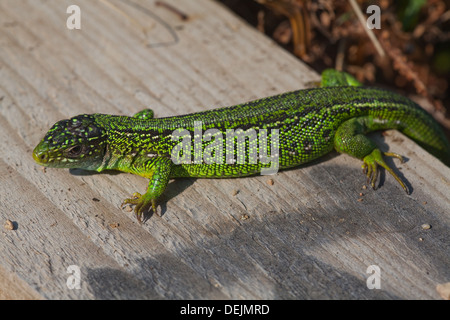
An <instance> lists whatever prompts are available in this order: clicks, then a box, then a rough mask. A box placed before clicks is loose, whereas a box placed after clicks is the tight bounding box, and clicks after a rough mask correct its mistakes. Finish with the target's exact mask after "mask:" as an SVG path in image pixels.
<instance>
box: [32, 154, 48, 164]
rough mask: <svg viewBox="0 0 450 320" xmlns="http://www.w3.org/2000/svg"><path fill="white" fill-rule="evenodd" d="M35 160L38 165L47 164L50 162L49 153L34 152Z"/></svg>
mask: <svg viewBox="0 0 450 320" xmlns="http://www.w3.org/2000/svg"><path fill="white" fill-rule="evenodd" d="M33 159H34V161H36V162H38V163H46V162H47V161H48V154H47V152H33Z"/></svg>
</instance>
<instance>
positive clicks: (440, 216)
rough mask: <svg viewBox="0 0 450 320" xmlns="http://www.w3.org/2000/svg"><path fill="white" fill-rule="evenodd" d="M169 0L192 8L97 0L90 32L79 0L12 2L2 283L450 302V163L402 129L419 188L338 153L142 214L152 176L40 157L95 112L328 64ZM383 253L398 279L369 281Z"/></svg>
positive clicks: (213, 184)
mask: <svg viewBox="0 0 450 320" xmlns="http://www.w3.org/2000/svg"><path fill="white" fill-rule="evenodd" d="M167 2H168V3H170V4H172V5H173V6H175V7H177V8H179V10H181V11H182V12H184V13H185V14H186V15H187V16H188V17H189V18H188V19H187V20H182V19H181V18H180V17H179V16H178V15H177V14H175V13H174V12H172V11H170V10H167V8H164V7H161V6H157V5H155V3H154V2H153V1H137V0H135V2H132V1H131V0H130V1H128V0H103V1H95V2H94V1H88V0H84V1H83V0H80V1H78V5H79V6H80V8H81V17H82V20H81V21H82V22H81V30H68V29H67V28H66V19H67V17H68V15H67V14H66V9H67V7H68V6H69V5H71V4H72V3H71V1H59V0H58V1H56V0H52V1H36V0H33V1H31V0H29V1H12V0H7V1H2V2H1V3H0V21H1V24H0V28H1V30H0V141H1V147H2V151H3V152H2V153H0V161H1V163H0V197H1V203H0V206H1V210H0V219H1V221H6V219H9V220H11V221H13V222H14V223H15V226H16V229H15V230H6V229H2V231H1V238H2V241H0V252H1V254H0V257H1V259H0V279H9V281H6V280H5V281H0V297H1V298H12V299H14V298H30V299H66V298H71V299H96V298H104V299H109V298H123V299H127V298H128V299H129V298H148V299H156V298H178V299H185V298H193V299H215V298H223V299H226V298H232V299H255V298H256V299H260V298H261V299H274V298H276V299H294V298H297V299H311V298H332V299H337V298H356V299H370V298H393V299H394V298H403V299H430V298H431V299H438V298H439V295H438V294H437V293H436V291H435V286H436V285H437V284H438V283H443V282H446V281H448V279H449V278H450V266H449V262H450V259H449V252H448V245H449V239H448V230H449V224H450V221H449V220H450V218H449V212H450V199H449V197H450V192H449V190H450V186H449V181H450V169H449V168H447V167H445V166H444V165H443V164H441V163H440V162H439V161H437V160H436V159H434V158H433V157H432V156H430V155H429V154H428V153H426V152H425V151H423V150H422V149H421V148H420V147H418V146H417V145H416V144H414V143H413V142H411V141H410V140H409V139H408V138H406V137H404V136H403V135H401V134H399V133H397V132H391V131H389V132H388V133H387V134H386V135H381V134H374V135H373V137H374V138H375V139H376V141H377V142H378V143H379V144H380V145H381V146H382V147H383V148H384V149H385V150H387V149H388V146H389V147H390V149H391V150H394V151H396V152H398V153H401V154H403V155H406V156H407V157H408V158H409V161H408V162H407V163H406V164H402V165H399V164H397V163H396V164H395V165H396V166H397V167H398V170H400V171H399V172H400V173H401V174H402V175H404V177H405V178H406V179H407V181H408V183H409V186H410V187H412V189H413V193H412V194H411V195H410V196H407V195H405V193H404V192H403V190H401V188H399V186H398V185H397V184H396V182H395V181H394V180H393V179H392V177H390V176H385V177H384V178H383V179H382V186H381V188H380V189H379V190H377V191H373V190H370V189H367V190H364V189H362V186H363V183H364V181H365V180H364V177H363V175H362V174H361V172H360V162H359V161H356V160H354V159H351V158H350V157H348V156H345V155H339V156H337V155H336V154H331V155H329V156H327V157H325V158H324V159H322V160H321V161H317V162H316V163H314V164H312V165H309V166H305V167H303V168H301V169H295V170H289V171H286V172H280V173H278V174H277V175H275V176H273V177H270V178H271V179H273V181H274V184H273V185H270V184H268V183H267V180H268V179H269V177H267V176H260V177H252V178H245V179H244V178H243V179H224V180H220V179H216V180H202V179H198V180H195V179H180V180H176V181H173V182H171V183H170V184H169V188H168V190H167V192H166V195H165V197H164V198H165V200H166V201H165V202H164V203H162V211H163V216H162V217H157V216H153V217H151V218H150V219H149V220H148V221H147V222H146V223H145V224H144V225H142V226H141V225H139V224H138V223H137V222H136V220H135V218H134V216H133V214H132V213H131V212H127V211H126V210H121V209H120V208H119V206H120V203H121V202H122V200H123V199H124V198H126V197H129V196H130V195H131V194H132V193H133V192H135V191H140V192H143V191H145V189H146V187H147V183H148V182H147V181H146V180H145V179H142V178H140V177H137V176H133V175H129V174H113V173H106V174H94V173H87V172H84V171H81V170H71V171H69V170H57V169H47V170H46V171H45V172H44V171H43V170H42V168H40V167H38V166H37V165H36V164H35V163H34V162H33V159H32V157H31V152H32V149H33V147H34V146H35V145H36V144H37V143H38V142H39V140H40V139H41V137H42V136H43V134H44V133H45V132H46V130H48V128H49V127H50V126H51V125H52V124H53V123H54V122H56V121H58V120H60V119H63V118H68V117H71V116H74V115H77V114H80V113H94V112H102V113H111V114H124V115H131V114H134V113H136V112H138V111H140V110H141V109H144V108H146V107H148V106H151V107H152V108H153V109H154V110H155V113H156V116H157V117H162V116H169V115H177V114H183V113H187V112H193V111H200V110H205V109H208V108H214V107H218V106H223V105H232V104H236V103H241V102H244V101H248V100H251V99H255V98H260V97H264V96H269V95H273V94H276V93H281V92H284V91H289V90H295V89H299V88H303V87H304V86H305V83H306V82H308V81H311V80H317V79H318V75H317V74H315V73H313V72H312V71H311V70H309V69H308V68H306V67H305V66H304V65H303V64H302V63H300V62H299V61H297V60H296V59H295V58H293V57H292V56H290V55H289V54H288V53H286V52H285V51H283V50H282V49H280V48H278V47H277V46H276V45H275V44H274V43H273V42H272V41H271V40H269V39H267V38H265V37H264V36H263V35H261V34H260V33H258V32H256V31H255V30H253V29H252V28H250V27H249V26H247V25H246V24H245V23H244V22H242V21H241V20H240V19H238V18H237V17H235V16H234V15H233V14H231V13H230V12H228V11H227V10H226V9H224V8H223V7H222V6H221V5H220V4H218V3H217V2H214V1H210V0H197V1H181V0H178V1H175V0H172V1H167ZM391 163H392V162H391ZM360 193H363V195H362V196H360V195H359V194H360ZM359 199H362V200H359ZM424 223H428V224H430V225H431V226H432V227H431V229H428V230H425V229H423V228H422V227H421V226H422V224H424ZM71 265H76V266H78V267H79V268H80V275H81V283H80V286H81V287H80V289H78V290H77V289H72V290H71V289H69V288H68V286H67V284H66V283H67V279H68V278H69V276H71V274H70V273H67V270H68V267H69V266H71ZM370 265H377V266H379V268H380V270H381V289H378V290H377V289H374V290H370V289H368V288H367V285H366V279H367V277H368V276H369V274H367V273H366V270H367V268H368V266H370ZM2 292H3V294H2Z"/></svg>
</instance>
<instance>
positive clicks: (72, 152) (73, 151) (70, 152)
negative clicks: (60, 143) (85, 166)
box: [67, 145, 83, 157]
mask: <svg viewBox="0 0 450 320" xmlns="http://www.w3.org/2000/svg"><path fill="white" fill-rule="evenodd" d="M82 150H83V148H82V147H81V146H80V145H78V146H74V147H72V148H69V149H68V150H67V154H68V155H69V156H70V157H78V156H79V155H80V154H81V151H82Z"/></svg>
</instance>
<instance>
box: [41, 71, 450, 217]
mask: <svg viewBox="0 0 450 320" xmlns="http://www.w3.org/2000/svg"><path fill="white" fill-rule="evenodd" d="M194 121H201V122H202V128H201V129H202V133H205V131H206V130H207V129H212V128H214V129H216V130H218V131H216V132H218V133H219V134H222V136H223V137H224V140H223V141H224V142H223V143H224V144H225V137H226V131H227V129H243V130H248V129H254V130H255V131H256V132H259V130H261V129H267V132H268V137H267V141H268V149H269V151H268V152H267V154H269V152H270V138H271V137H272V136H271V134H272V131H271V130H272V129H278V130H279V140H278V141H279V154H278V164H279V168H280V169H285V168H290V167H294V166H298V165H301V164H303V163H307V162H310V161H312V160H314V159H317V158H319V157H321V156H323V155H325V154H327V153H329V152H330V151H332V150H333V149H335V150H337V151H338V152H341V153H346V154H349V155H351V156H353V157H355V158H358V159H361V160H362V161H363V169H364V170H365V172H366V174H367V177H368V180H369V182H370V184H371V185H372V187H373V188H374V189H375V186H376V181H377V177H378V175H377V173H378V167H379V166H381V167H383V168H385V169H386V170H387V171H388V172H389V173H390V174H391V175H392V176H393V177H394V178H395V179H396V180H397V181H398V182H399V183H400V185H401V186H402V188H403V189H404V190H405V191H406V192H407V193H408V192H409V191H408V189H407V187H406V185H405V184H404V182H403V181H402V180H401V179H400V178H399V177H398V176H397V175H396V174H395V173H394V172H393V171H392V169H391V168H390V167H389V166H388V165H387V164H386V163H385V161H384V160H383V152H381V151H380V150H379V149H378V148H377V146H376V145H375V143H374V142H372V141H371V140H370V139H369V138H367V137H366V136H365V134H366V133H368V132H370V131H375V130H383V129H397V130H399V131H401V132H403V133H404V134H406V135H407V136H409V137H410V138H412V139H413V140H415V141H416V142H417V143H418V144H419V145H421V146H422V147H423V148H425V149H426V150H428V151H429V152H430V153H432V154H433V155H435V156H436V157H437V158H439V159H440V160H441V161H442V162H443V163H445V164H446V165H447V166H450V144H449V142H448V141H447V139H446V138H445V135H444V133H443V131H442V129H441V128H440V127H439V125H438V124H437V123H436V122H435V121H434V120H433V118H432V117H431V116H430V115H429V114H427V113H426V112H425V111H424V110H423V109H421V108H420V107H419V106H418V105H417V104H415V103H414V102H412V101H410V100H409V99H407V98H405V97H403V96H400V95H398V94H395V93H392V92H389V91H386V90H381V89H375V88H366V87H362V86H361V84H360V83H359V82H357V81H356V80H355V79H354V78H353V77H351V76H350V75H348V74H346V73H341V72H337V71H335V70H326V71H325V72H324V73H323V74H322V88H315V89H307V90H300V91H294V92H288V93H284V94H281V95H277V96H273V97H268V98H263V99H259V100H255V101H251V102H248V103H244V104H240V105H236V106H232V107H227V108H220V109H215V110H209V111H204V112H197V113H193V114H188V115H182V116H175V117H167V118H159V119H154V118H153V111H151V110H143V111H141V112H139V113H138V114H136V115H135V116H134V117H125V116H113V115H105V114H91V115H86V114H84V115H79V116H76V117H74V118H71V119H68V120H62V121H59V122H57V123H56V124H55V125H54V126H53V127H52V128H51V129H50V130H49V131H48V133H47V134H46V135H45V137H44V138H43V139H42V141H41V142H40V143H39V144H38V146H36V148H35V149H34V151H33V158H34V159H35V161H36V162H37V163H39V164H40V165H43V166H46V167H55V168H81V169H85V170H96V171H99V172H100V171H103V170H106V169H114V170H120V171H124V172H130V173H134V174H137V175H140V176H143V177H146V178H148V179H149V180H150V183H149V187H148V189H147V192H146V193H145V194H143V195H141V194H138V193H135V194H134V195H133V197H132V198H130V199H126V200H125V201H124V202H123V204H133V205H136V206H135V213H136V216H137V219H138V221H139V222H141V217H142V214H143V212H145V211H146V210H148V209H150V207H151V208H152V209H153V212H157V211H156V205H157V199H158V198H159V197H160V196H161V194H162V193H163V192H164V190H165V188H166V186H167V184H168V181H169V179H171V178H178V177H196V178H231V177H244V176H249V175H254V174H259V173H260V172H261V170H262V169H263V168H268V167H270V163H269V164H267V163H266V164H264V163H262V162H261V161H258V162H256V163H251V162H250V161H249V154H250V152H252V151H255V150H254V148H256V149H257V150H256V151H257V152H258V153H257V154H260V153H259V151H260V150H259V149H258V147H259V145H256V146H255V145H250V144H249V142H248V139H246V140H243V141H241V142H239V141H236V144H235V147H234V150H235V151H234V152H235V155H236V150H238V149H239V148H245V149H244V150H245V161H244V162H242V161H241V162H235V163H227V162H226V161H225V154H226V153H225V150H226V147H225V145H223V150H224V152H223V158H222V161H216V163H190V164H188V163H184V164H183V163H182V164H174V162H173V161H172V159H171V152H172V149H173V148H174V147H175V146H176V145H177V144H179V143H180V140H172V136H173V133H174V132H180V130H182V129H184V130H187V131H188V133H189V134H190V136H192V137H193V133H194V130H195V128H194ZM192 141H194V138H193V139H192ZM214 141H215V136H214V138H213V139H209V140H208V141H207V140H206V139H205V140H201V146H202V150H204V148H205V147H207V146H208V145H210V144H211V143H213V142H214ZM198 152H199V151H198V149H195V148H194V143H192V147H191V154H192V157H190V158H191V159H195V155H196V154H198ZM384 155H385V156H393V157H396V158H399V159H400V160H401V161H403V159H402V157H401V156H399V155H397V154H395V153H384Z"/></svg>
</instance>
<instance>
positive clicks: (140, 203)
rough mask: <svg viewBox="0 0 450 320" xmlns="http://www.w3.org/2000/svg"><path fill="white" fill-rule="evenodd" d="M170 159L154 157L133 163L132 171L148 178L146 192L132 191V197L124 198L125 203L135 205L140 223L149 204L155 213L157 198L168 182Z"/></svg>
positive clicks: (123, 203)
mask: <svg viewBox="0 0 450 320" xmlns="http://www.w3.org/2000/svg"><path fill="white" fill-rule="evenodd" d="M172 164H173V163H172V160H171V159H170V158H167V157H156V158H154V159H151V160H146V161H138V162H137V164H134V165H133V168H132V173H134V174H138V175H140V176H143V177H145V178H148V179H150V182H149V185H148V188H147V192H146V193H145V194H143V195H141V194H139V193H137V192H136V193H134V194H133V198H129V199H125V200H124V201H123V202H122V206H123V205H125V204H132V205H135V208H134V212H135V214H136V218H137V220H138V221H139V223H142V215H143V213H144V212H145V211H146V210H148V209H149V208H150V206H151V208H152V210H153V212H154V213H157V210H156V205H157V200H158V198H159V197H160V196H161V195H162V193H163V192H164V190H165V189H166V187H167V184H168V183H169V178H170V171H171V170H172Z"/></svg>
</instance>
